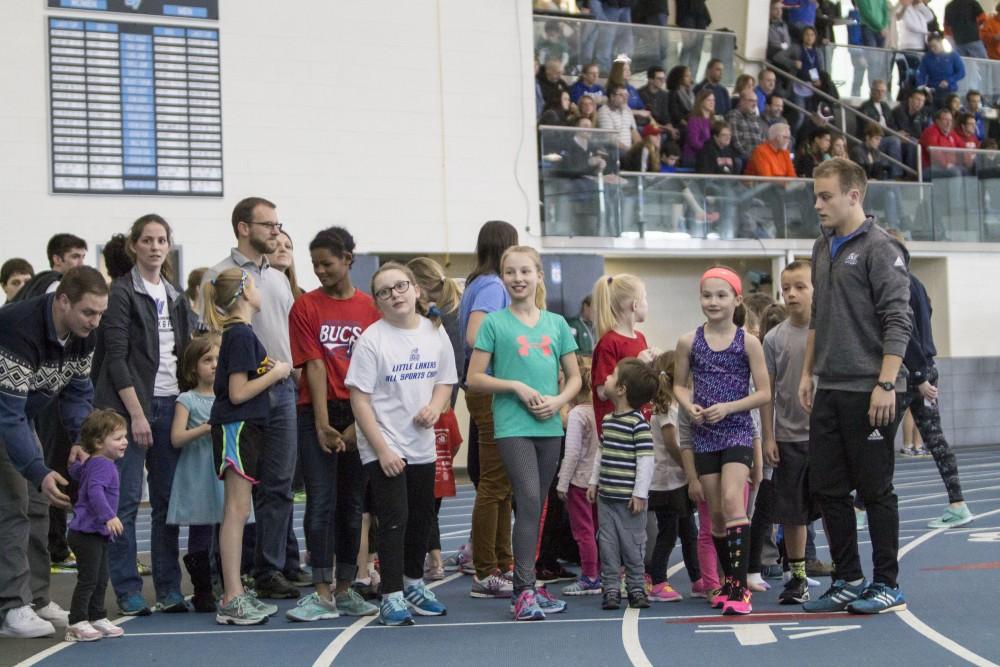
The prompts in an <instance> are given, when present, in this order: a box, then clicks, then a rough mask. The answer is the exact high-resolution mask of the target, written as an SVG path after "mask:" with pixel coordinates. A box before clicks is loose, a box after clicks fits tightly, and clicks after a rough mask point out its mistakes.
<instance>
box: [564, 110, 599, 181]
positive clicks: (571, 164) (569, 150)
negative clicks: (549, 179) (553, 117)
mask: <svg viewBox="0 0 1000 667" xmlns="http://www.w3.org/2000/svg"><path fill="white" fill-rule="evenodd" d="M576 126H577V127H578V128H580V132H574V133H573V138H572V139H570V140H569V141H567V142H566V145H565V147H564V148H563V150H562V151H561V152H560V155H561V156H562V160H561V161H560V163H559V166H558V168H557V172H558V173H559V174H561V175H564V176H570V177H582V176H595V175H597V174H599V173H602V172H604V171H605V170H606V169H607V168H608V162H607V157H608V156H607V153H606V152H605V151H604V150H603V147H601V146H600V145H599V144H598V145H594V144H592V143H591V141H590V139H591V134H590V132H587V130H589V129H590V128H591V127H593V126H592V125H591V124H590V121H589V120H588V119H586V118H580V119H579V120H577V121H576Z"/></svg>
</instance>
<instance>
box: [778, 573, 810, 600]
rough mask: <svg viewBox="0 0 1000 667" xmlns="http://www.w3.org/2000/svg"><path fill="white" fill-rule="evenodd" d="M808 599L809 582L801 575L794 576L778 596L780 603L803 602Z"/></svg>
mask: <svg viewBox="0 0 1000 667" xmlns="http://www.w3.org/2000/svg"><path fill="white" fill-rule="evenodd" d="M808 599H809V582H808V581H806V580H805V579H802V578H800V577H792V578H791V579H789V580H788V583H786V584H785V590H783V591H781V595H779V596H778V604H802V603H803V602H805V601H806V600H808Z"/></svg>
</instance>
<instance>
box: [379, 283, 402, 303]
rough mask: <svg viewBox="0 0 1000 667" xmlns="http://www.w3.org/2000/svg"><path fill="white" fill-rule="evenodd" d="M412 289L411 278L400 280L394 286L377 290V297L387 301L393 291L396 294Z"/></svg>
mask: <svg viewBox="0 0 1000 667" xmlns="http://www.w3.org/2000/svg"><path fill="white" fill-rule="evenodd" d="M408 289H410V281H409V280H400V281H399V282H398V283H396V284H394V285H393V286H392V287H383V288H382V289H380V290H376V291H375V298H376V299H378V300H379V301H385V300H386V299H388V298H389V297H390V296H391V295H392V293H393V292H395V293H396V294H402V293H403V292H405V291H406V290H408Z"/></svg>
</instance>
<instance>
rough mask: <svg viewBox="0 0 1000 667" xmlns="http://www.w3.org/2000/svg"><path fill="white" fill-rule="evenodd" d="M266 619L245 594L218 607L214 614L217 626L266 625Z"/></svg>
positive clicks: (265, 615)
mask: <svg viewBox="0 0 1000 667" xmlns="http://www.w3.org/2000/svg"><path fill="white" fill-rule="evenodd" d="M268 618H269V617H268V615H267V614H264V613H262V612H260V611H257V608H256V607H255V606H254V605H253V603H252V602H251V600H250V598H248V597H247V595H246V593H244V594H243V595H237V596H236V597H234V598H233V599H232V600H230V601H229V604H226V605H222V606H220V607H219V611H218V612H216V614H215V622H216V623H218V624H219V625H260V624H261V623H267V620H268Z"/></svg>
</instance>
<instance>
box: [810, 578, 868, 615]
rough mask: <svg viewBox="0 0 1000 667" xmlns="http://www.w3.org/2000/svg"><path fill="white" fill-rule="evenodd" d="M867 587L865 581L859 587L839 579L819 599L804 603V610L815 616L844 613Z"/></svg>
mask: <svg viewBox="0 0 1000 667" xmlns="http://www.w3.org/2000/svg"><path fill="white" fill-rule="evenodd" d="M867 587H868V582H867V581H865V580H862V581H861V583H860V584H858V585H857V586H851V585H850V584H849V583H847V582H846V581H844V580H843V579H837V580H836V581H835V582H833V585H831V586H830V588H828V589H827V590H826V593H823V595H821V596H820V597H819V598H817V599H816V600H809V601H808V602H803V603H802V610H803V611H808V612H810V613H814V614H815V613H823V612H826V613H829V612H834V611H844V610H845V609H847V606H848V605H849V604H851V603H852V602H854V601H855V600H857V599H858V598H860V597H861V594H862V593H863V592H864V591H865V589H866V588H867Z"/></svg>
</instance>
